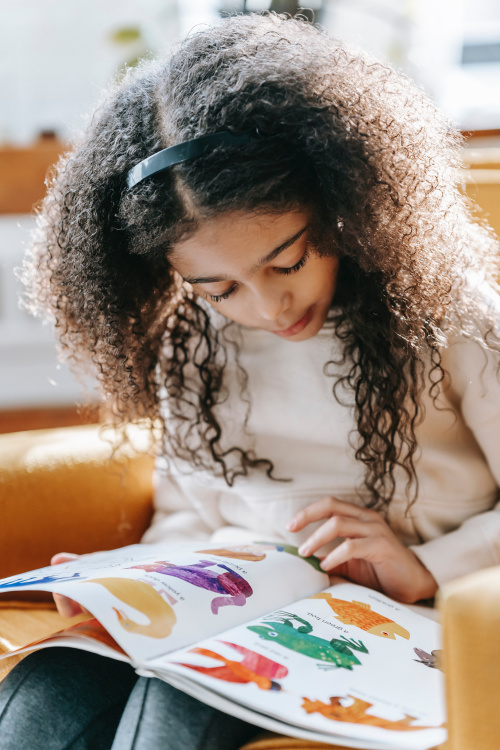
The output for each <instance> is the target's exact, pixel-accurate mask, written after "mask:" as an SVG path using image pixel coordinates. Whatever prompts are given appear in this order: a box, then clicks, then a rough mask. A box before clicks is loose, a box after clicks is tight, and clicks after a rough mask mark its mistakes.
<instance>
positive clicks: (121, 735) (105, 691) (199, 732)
mask: <svg viewBox="0 0 500 750" xmlns="http://www.w3.org/2000/svg"><path fill="white" fill-rule="evenodd" d="M258 732H259V730H258V728H257V727H254V726H252V725H251V724H247V723H246V722H244V721H241V720H239V719H235V718H233V717H232V716H228V715H227V714H223V713H222V712H221V711H217V710H216V709H214V708H210V707H209V706H206V705H205V704H204V703H200V701H197V700H195V699H194V698H191V697H190V696H188V695H186V694H185V693H182V692H180V691H179V690H176V689H175V688H173V687H171V686H170V685H167V683H166V682H163V681H162V680H157V679H156V678H150V677H138V676H137V675H136V673H135V672H134V670H133V669H132V667H130V666H129V665H128V664H124V663H122V662H118V661H115V660H113V659H108V658H106V657H103V656H97V655H96V654H90V653H88V652H86V651H79V650H77V649H73V648H47V649H42V650H40V651H36V652H35V653H33V654H30V655H29V656H27V657H26V658H25V659H23V661H22V662H20V663H19V664H18V665H17V666H16V667H15V668H14V669H13V670H12V672H10V673H9V674H8V675H7V677H6V678H5V679H4V680H3V682H1V683H0V750H34V749H35V748H36V749H37V750H237V748H239V747H240V746H241V745H243V744H244V743H245V742H248V741H249V740H250V739H252V737H254V736H255V735H256V734H257V733H258Z"/></svg>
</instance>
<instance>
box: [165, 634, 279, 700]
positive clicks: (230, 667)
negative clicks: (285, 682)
mask: <svg viewBox="0 0 500 750" xmlns="http://www.w3.org/2000/svg"><path fill="white" fill-rule="evenodd" d="M219 643H224V644H225V645H226V646H230V647H231V648H233V649H235V650H236V651H238V653H240V654H243V659H242V660H241V661H233V660H231V659H227V658H226V657H225V656H222V655H221V654H218V653H217V652H216V651H210V650H208V649H206V648H198V647H196V648H191V649H190V650H189V653H190V654H202V655H203V656H208V657H210V658H211V659H215V660H216V661H219V662H222V664H223V665H224V666H218V667H199V666H196V665H194V664H185V663H182V662H175V663H176V664H180V666H182V667H187V668H188V669H194V670H195V671H196V672H201V673H202V674H206V675H208V676H209V677H214V678H215V679H217V680H225V681H226V682H239V683H242V684H245V685H246V684H248V683H250V682H253V683H254V684H255V685H257V687H258V688H260V689H261V690H281V685H280V684H279V682H276V680H275V678H276V677H277V678H282V677H286V676H287V674H288V669H287V668H286V667H284V666H283V665H282V664H279V663H278V662H277V661H273V660H272V659H268V658H267V657H266V656H261V654H258V653H257V652H256V651H252V650H251V649H249V648H245V647H244V646H239V645H238V644H236V643H229V641H219Z"/></svg>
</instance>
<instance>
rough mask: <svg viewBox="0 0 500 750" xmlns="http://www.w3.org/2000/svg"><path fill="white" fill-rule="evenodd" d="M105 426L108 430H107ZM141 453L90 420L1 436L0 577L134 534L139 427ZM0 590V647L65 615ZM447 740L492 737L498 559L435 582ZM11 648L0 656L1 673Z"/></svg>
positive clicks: (140, 480)
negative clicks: (115, 445) (443, 584)
mask: <svg viewBox="0 0 500 750" xmlns="http://www.w3.org/2000/svg"><path fill="white" fill-rule="evenodd" d="M108 435H109V433H108ZM131 439H132V442H133V443H134V444H135V446H136V447H137V448H138V449H139V451H141V449H142V452H139V453H134V454H132V453H129V454H127V453H126V452H124V451H121V452H119V453H118V455H117V456H116V457H115V458H114V459H111V453H112V450H111V443H110V441H109V439H106V432H105V431H104V432H103V431H102V429H100V428H99V427H98V426H85V427H65V428H61V429H52V430H36V431H32V432H23V433H14V434H8V435H1V436H0V502H1V513H2V515H1V523H0V577H4V576H8V575H13V574H15V573H19V572H23V571H26V570H29V569H32V568H37V567H41V566H43V565H47V564H48V563H49V561H50V557H51V556H52V555H53V554H54V553H56V552H62V551H69V552H78V553H84V552H92V551H95V550H99V549H110V548H114V547H120V546H123V545H126V544H133V543H135V542H137V541H138V540H139V539H140V537H141V535H142V533H143V531H144V530H145V529H146V528H147V526H148V525H149V522H150V519H151V513H152V493H153V489H152V468H153V461H152V459H151V457H150V456H148V455H147V454H146V453H145V452H144V451H145V449H146V447H147V436H146V434H145V432H144V431H141V430H139V429H137V430H136V429H134V430H132V432H131ZM10 596H11V597H15V599H13V598H10V599H9V598H6V595H5V594H2V595H1V596H0V652H2V651H3V652H5V651H9V650H12V649H13V648H16V647H18V646H21V645H25V644H27V643H30V642H31V641H33V640H36V639H37V638H40V637H44V636H46V635H49V634H50V633H54V632H56V631H57V630H59V629H61V628H62V627H65V626H67V625H68V620H64V619H63V618H61V617H60V616H59V615H58V613H57V611H56V610H55V607H54V605H53V603H52V601H51V599H50V598H49V597H48V596H45V597H42V600H40V596H39V597H38V600H36V599H35V598H34V597H33V595H30V594H29V592H26V593H25V594H24V598H22V595H20V594H18V593H16V592H13V593H12V594H10ZM440 604H441V609H442V618H443V626H444V656H445V670H446V692H447V695H446V698H447V706H448V714H449V724H450V726H449V729H450V739H449V741H448V743H447V745H446V750H498V748H499V747H500V711H498V708H497V696H498V695H500V568H493V569H490V570H486V571H483V572H481V573H479V574H475V575H473V576H468V577H467V578H465V579H462V580H460V581H456V582H455V583H453V584H451V585H449V586H448V587H447V588H446V589H445V591H444V592H441V598H440ZM15 661H16V658H15V657H13V658H12V659H6V660H5V661H4V662H0V679H1V678H2V676H3V675H4V674H5V673H6V672H7V671H8V669H9V668H11V667H12V666H13V664H14V663H15ZM328 747H331V746H330V745H324V744H322V743H316V742H304V741H302V740H294V739H292V738H289V737H279V736H277V735H273V734H270V733H265V734H264V735H262V737H260V738H259V739H258V740H256V741H254V742H251V743H250V744H248V745H246V746H245V748H244V749H242V750H292V749H293V750H299V749H300V750H305V748H307V749H308V750H316V749H317V750H319V748H328Z"/></svg>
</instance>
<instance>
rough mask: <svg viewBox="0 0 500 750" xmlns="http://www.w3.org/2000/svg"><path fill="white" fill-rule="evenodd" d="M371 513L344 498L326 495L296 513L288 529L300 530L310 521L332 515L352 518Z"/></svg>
mask: <svg viewBox="0 0 500 750" xmlns="http://www.w3.org/2000/svg"><path fill="white" fill-rule="evenodd" d="M369 514H370V515H371V511H370V510H369V509H367V508H360V507H359V505H355V504H354V503H346V502H345V501H344V500H338V499H337V498H336V497H324V498H323V499H322V500H318V501H317V502H315V503H311V505H308V506H307V507H306V508H303V509H302V510H300V511H299V512H298V513H296V514H295V515H294V516H293V518H292V519H291V520H290V521H289V522H288V524H287V527H286V528H287V529H288V531H300V530H301V529H303V528H304V526H307V525H308V524H310V523H314V522H316V521H322V520H323V519H324V518H329V517H330V516H332V515H341V516H349V517H351V518H363V517H368V515H369Z"/></svg>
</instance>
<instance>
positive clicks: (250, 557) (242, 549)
mask: <svg viewBox="0 0 500 750" xmlns="http://www.w3.org/2000/svg"><path fill="white" fill-rule="evenodd" d="M271 549H272V550H274V549H276V545H275V544H264V543H261V544H234V545H231V547H221V548H219V549H198V550H196V552H197V553H198V554H204V555H215V556H216V557H229V558H232V559H235V560H244V561H245V562H260V561H261V560H265V559H266V551H267V550H271Z"/></svg>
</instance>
